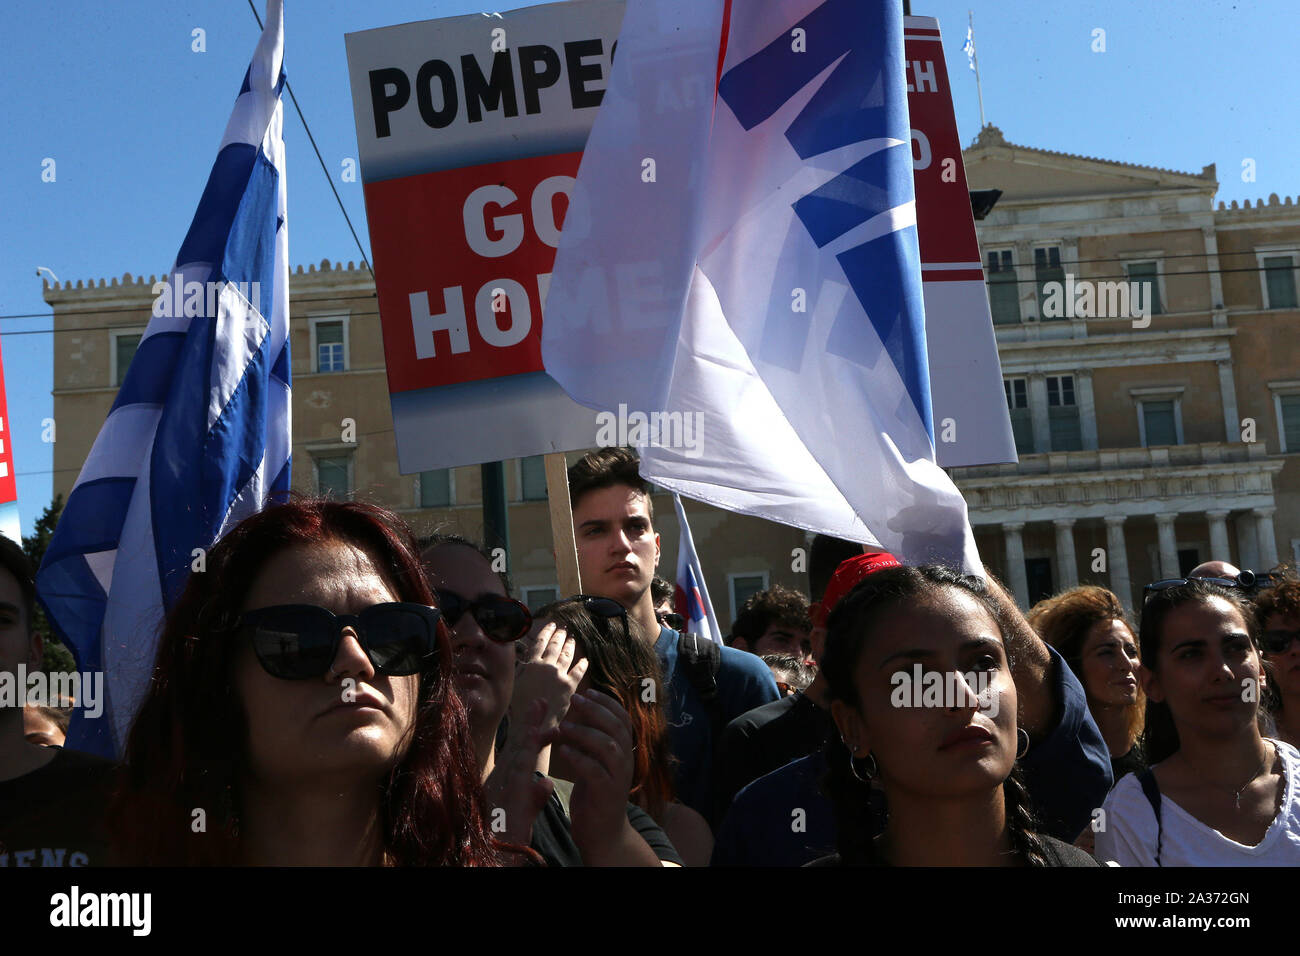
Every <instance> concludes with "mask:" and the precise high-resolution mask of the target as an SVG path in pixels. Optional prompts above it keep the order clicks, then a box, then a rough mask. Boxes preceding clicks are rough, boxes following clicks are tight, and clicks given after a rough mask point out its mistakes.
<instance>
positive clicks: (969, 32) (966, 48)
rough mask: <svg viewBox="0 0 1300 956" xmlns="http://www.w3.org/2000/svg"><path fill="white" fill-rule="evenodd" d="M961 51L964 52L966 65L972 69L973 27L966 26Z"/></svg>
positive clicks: (973, 57) (973, 54)
mask: <svg viewBox="0 0 1300 956" xmlns="http://www.w3.org/2000/svg"><path fill="white" fill-rule="evenodd" d="M961 51H962V52H963V53H965V54H966V65H967V66H969V67H970V68H971V69H972V70H973V69H975V28H974V27H967V28H966V42H965V43H964V44H962V48H961Z"/></svg>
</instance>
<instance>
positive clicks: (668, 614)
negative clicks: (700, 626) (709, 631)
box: [655, 611, 686, 631]
mask: <svg viewBox="0 0 1300 956" xmlns="http://www.w3.org/2000/svg"><path fill="white" fill-rule="evenodd" d="M655 617H657V618H658V619H659V623H660V624H663V625H665V626H666V627H670V628H672V629H673V630H674V631H684V630H686V618H684V617H682V616H681V615H680V614H678V613H677V612H676V611H664V612H663V613H661V614H656V615H655Z"/></svg>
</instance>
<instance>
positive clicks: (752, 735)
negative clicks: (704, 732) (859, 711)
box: [714, 693, 835, 828]
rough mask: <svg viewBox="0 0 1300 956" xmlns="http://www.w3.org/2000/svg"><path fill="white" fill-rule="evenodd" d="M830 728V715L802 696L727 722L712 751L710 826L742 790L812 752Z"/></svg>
mask: <svg viewBox="0 0 1300 956" xmlns="http://www.w3.org/2000/svg"><path fill="white" fill-rule="evenodd" d="M834 727H835V724H834V721H832V720H831V715H830V714H829V713H828V712H827V711H825V710H822V709H821V708H820V707H818V706H817V705H816V704H814V703H813V702H812V700H811V699H810V698H809V697H808V696H807V695H806V694H803V693H798V694H792V695H790V696H789V697H783V698H781V699H780V700H774V701H772V702H771V703H770V704H764V705H763V706H761V707H755V708H754V709H753V710H751V711H747V712H746V713H743V714H741V715H740V716H739V717H737V718H736V719H735V720H733V721H732V722H731V723H729V724H728V725H727V729H726V731H725V732H724V733H723V735H722V743H721V745H720V746H719V747H718V758H717V777H716V783H715V784H714V789H715V791H716V792H717V795H718V800H719V803H718V806H717V809H716V811H715V812H716V817H715V824H716V822H718V821H721V820H722V817H723V816H724V815H725V814H726V812H727V808H728V807H730V806H731V801H732V800H733V799H735V796H736V794H737V793H738V792H740V789H741V788H742V787H744V786H746V785H747V784H750V783H752V782H753V781H755V780H757V779H758V778H759V777H761V776H763V775H764V774H768V773H771V772H772V771H773V770H776V769H777V768H778V767H784V766H785V765H786V764H788V763H789V762H790V761H792V760H798V759H799V758H800V757H806V756H807V755H808V754H810V753H813V752H814V751H816V750H818V749H819V748H820V747H821V745H822V742H823V741H824V740H825V739H826V735H827V734H828V733H830V732H831V731H832V730H833V729H834ZM715 828H716V825H715Z"/></svg>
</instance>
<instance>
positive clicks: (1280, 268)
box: [1259, 254, 1296, 309]
mask: <svg viewBox="0 0 1300 956" xmlns="http://www.w3.org/2000/svg"><path fill="white" fill-rule="evenodd" d="M1259 260H1260V268H1261V269H1262V270H1263V275H1264V308H1266V309H1294V308H1295V307H1296V281H1295V273H1296V268H1295V255H1294V254H1291V255H1277V256H1270V255H1260V256H1259Z"/></svg>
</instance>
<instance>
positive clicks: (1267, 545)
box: [1251, 508, 1277, 571]
mask: <svg viewBox="0 0 1300 956" xmlns="http://www.w3.org/2000/svg"><path fill="white" fill-rule="evenodd" d="M1276 513H1277V509H1276V508H1255V509H1254V510H1253V511H1251V514H1252V515H1254V516H1255V537H1256V539H1257V540H1258V542H1259V566H1258V567H1256V568H1254V570H1256V571H1267V570H1269V569H1270V568H1272V567H1273V566H1274V565H1275V564H1277V539H1276V538H1275V537H1274V535H1273V515H1274V514H1276Z"/></svg>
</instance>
